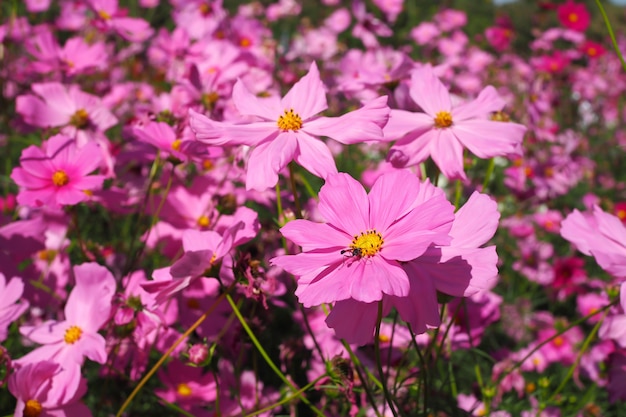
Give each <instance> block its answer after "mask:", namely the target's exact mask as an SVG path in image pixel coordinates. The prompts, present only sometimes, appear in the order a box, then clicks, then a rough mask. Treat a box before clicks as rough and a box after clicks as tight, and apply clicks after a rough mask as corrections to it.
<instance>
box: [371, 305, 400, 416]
mask: <svg viewBox="0 0 626 417" xmlns="http://www.w3.org/2000/svg"><path fill="white" fill-rule="evenodd" d="M382 321H383V302H382V300H381V301H379V302H378V318H377V319H376V331H375V333H374V356H376V367H377V368H378V375H380V379H381V382H382V384H383V393H384V395H385V400H386V401H387V405H388V406H389V409H390V410H391V413H392V414H393V415H394V417H398V412H397V411H396V407H395V404H394V403H393V399H392V398H391V394H390V393H389V390H388V389H387V381H386V380H385V373H384V371H383V365H382V362H381V360H380V324H381V323H382Z"/></svg>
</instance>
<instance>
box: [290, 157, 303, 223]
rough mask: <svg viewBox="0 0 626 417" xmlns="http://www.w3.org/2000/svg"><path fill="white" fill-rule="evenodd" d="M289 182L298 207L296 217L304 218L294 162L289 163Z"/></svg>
mask: <svg viewBox="0 0 626 417" xmlns="http://www.w3.org/2000/svg"><path fill="white" fill-rule="evenodd" d="M289 184H290V185H291V193H292V194H293V204H294V206H295V209H296V219H301V218H302V207H301V206H300V198H299V197H298V189H297V187H296V170H295V168H294V167H293V162H292V163H290V164H289Z"/></svg>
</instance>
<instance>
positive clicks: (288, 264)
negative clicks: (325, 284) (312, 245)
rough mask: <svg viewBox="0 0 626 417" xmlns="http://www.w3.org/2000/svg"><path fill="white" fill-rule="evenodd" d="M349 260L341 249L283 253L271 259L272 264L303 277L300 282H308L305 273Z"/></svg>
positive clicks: (320, 270)
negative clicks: (292, 253) (304, 276)
mask: <svg viewBox="0 0 626 417" xmlns="http://www.w3.org/2000/svg"><path fill="white" fill-rule="evenodd" d="M348 262H349V261H348V260H347V259H346V257H344V256H343V255H341V253H340V251H338V250H334V249H330V250H326V251H320V252H304V253H299V254H297V255H282V256H277V257H275V258H272V259H270V264H271V265H275V266H278V267H280V268H282V269H284V270H285V271H287V272H289V273H290V274H293V275H295V276H299V277H301V278H300V280H298V282H300V281H302V282H303V283H306V280H303V279H302V276H303V275H307V274H312V273H315V272H322V271H323V270H324V269H326V268H327V267H328V266H329V265H333V267H337V266H339V265H342V264H346V263H348Z"/></svg>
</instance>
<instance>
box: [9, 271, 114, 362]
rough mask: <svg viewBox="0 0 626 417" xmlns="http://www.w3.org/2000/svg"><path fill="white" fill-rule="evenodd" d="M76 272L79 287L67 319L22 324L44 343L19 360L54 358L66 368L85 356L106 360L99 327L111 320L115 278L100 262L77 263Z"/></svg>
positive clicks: (35, 339) (69, 303)
mask: <svg viewBox="0 0 626 417" xmlns="http://www.w3.org/2000/svg"><path fill="white" fill-rule="evenodd" d="M74 275H75V278H76V286H75V287H74V288H73V289H72V292H71V293H70V295H69V297H68V300H67V304H66V305H65V319H64V320H61V321H57V320H47V321H45V322H43V323H42V324H40V325H37V326H22V327H20V333H21V334H22V335H23V336H25V337H27V338H29V339H31V340H32V341H33V342H36V343H40V344H42V345H43V346H41V347H39V348H37V349H35V350H33V351H32V352H30V353H28V354H27V355H26V356H24V357H22V358H20V359H19V360H18V363H21V364H28V363H33V362H39V361H41V360H54V361H55V362H58V363H60V364H62V365H63V366H64V367H66V366H70V365H72V364H78V365H82V363H83V359H84V357H85V356H86V357H88V358H89V359H91V360H93V361H95V362H98V363H101V364H102V363H104V362H105V361H106V359H107V354H106V348H105V340H104V337H102V336H101V335H100V334H99V333H98V330H99V329H100V328H101V327H102V326H103V325H104V324H105V323H106V322H107V321H108V320H109V315H110V313H111V300H112V298H113V294H114V293H115V278H113V275H112V274H111V272H109V270H107V269H106V268H105V267H103V266H101V265H98V264H96V263H85V264H82V265H78V266H75V267H74Z"/></svg>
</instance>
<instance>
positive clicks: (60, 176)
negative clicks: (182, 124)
mask: <svg viewBox="0 0 626 417" xmlns="http://www.w3.org/2000/svg"><path fill="white" fill-rule="evenodd" d="M69 182H70V177H68V176H67V174H66V173H65V171H62V170H58V171H57V172H55V173H54V174H52V183H53V184H54V185H56V186H57V187H63V186H64V185H67V184H68V183H69Z"/></svg>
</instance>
